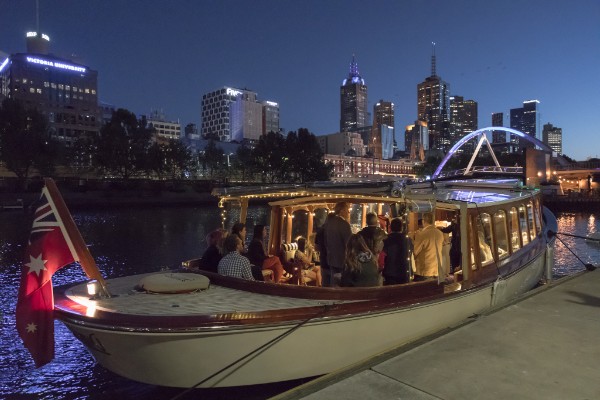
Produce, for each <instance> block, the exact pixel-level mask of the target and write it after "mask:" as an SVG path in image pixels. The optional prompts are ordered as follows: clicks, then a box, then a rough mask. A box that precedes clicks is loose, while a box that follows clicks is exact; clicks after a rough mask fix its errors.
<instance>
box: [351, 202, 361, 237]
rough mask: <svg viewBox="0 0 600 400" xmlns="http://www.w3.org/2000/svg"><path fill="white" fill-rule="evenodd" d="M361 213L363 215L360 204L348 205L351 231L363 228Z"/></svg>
mask: <svg viewBox="0 0 600 400" xmlns="http://www.w3.org/2000/svg"><path fill="white" fill-rule="evenodd" d="M362 215H363V207H362V204H351V205H350V228H352V233H357V232H358V231H360V230H361V229H362V228H363V226H362Z"/></svg>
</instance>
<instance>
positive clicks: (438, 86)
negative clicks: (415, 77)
mask: <svg viewBox="0 0 600 400" xmlns="http://www.w3.org/2000/svg"><path fill="white" fill-rule="evenodd" d="M449 90H450V89H449V86H448V83H446V82H444V81H443V80H442V78H440V77H439V76H437V73H436V58H435V47H434V50H433V55H432V57H431V76H429V77H428V78H425V80H424V81H423V82H421V83H419V84H418V85H417V116H418V120H420V121H424V122H426V123H427V126H428V129H429V146H430V148H432V149H438V150H441V151H443V152H444V153H445V152H447V151H448V149H450V147H451V138H450V124H449V115H448V112H449V110H448V107H449Z"/></svg>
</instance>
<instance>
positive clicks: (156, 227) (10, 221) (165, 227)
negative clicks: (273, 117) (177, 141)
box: [0, 207, 600, 400]
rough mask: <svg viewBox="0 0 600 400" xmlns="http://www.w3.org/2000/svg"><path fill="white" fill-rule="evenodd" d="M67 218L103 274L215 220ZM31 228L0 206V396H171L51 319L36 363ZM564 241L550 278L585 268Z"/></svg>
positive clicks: (155, 257) (258, 395) (191, 213)
mask: <svg viewBox="0 0 600 400" xmlns="http://www.w3.org/2000/svg"><path fill="white" fill-rule="evenodd" d="M73 217H74V219H75V222H76V224H77V225H78V226H79V229H80V231H81V233H82V236H83V237H84V239H85V240H86V242H87V243H88V245H89V246H90V251H91V252H92V255H93V256H94V257H95V259H96V262H97V264H98V267H99V268H100V270H101V272H102V274H103V275H104V276H105V277H108V278H113V277H118V276H124V275H130V274H133V273H141V272H153V271H158V270H160V269H161V268H164V267H176V266H179V265H180V263H181V261H182V260H186V259H190V258H195V257H197V256H199V255H201V254H202V252H203V250H204V248H205V243H204V237H205V236H206V234H207V233H208V231H210V230H212V229H214V228H216V227H218V226H219V225H220V215H219V210H218V209H217V208H216V207H214V208H213V207H203V208H193V207H186V208H138V209H133V210H130V209H127V210H124V209H116V210H100V211H99V210H93V211H79V212H75V213H74V215H73ZM557 217H558V227H559V232H564V233H570V234H575V235H582V236H585V235H587V234H588V233H591V232H598V231H600V215H599V214H587V213H560V214H558V215H557ZM268 218H269V216H268V212H267V210H266V209H265V208H262V207H256V208H252V209H251V210H250V212H249V220H252V221H253V222H254V223H255V224H259V223H260V224H268ZM30 228H31V220H30V219H29V217H27V216H26V215H24V214H22V213H20V212H0V285H1V286H0V288H1V290H0V310H1V312H2V315H1V318H2V325H1V326H0V328H1V336H0V337H1V340H0V398H1V399H103V400H104V399H110V400H117V399H133V398H144V399H170V398H172V397H174V396H176V395H178V394H180V393H181V392H182V390H181V389H173V388H163V387H156V386H151V385H145V384H141V383H136V382H133V381H130V380H127V379H125V378H121V377H119V376H117V375H114V374H113V373H111V372H109V371H107V370H105V369H104V368H102V367H100V366H97V365H96V364H95V362H94V360H93V359H92V357H91V356H90V355H89V354H88V353H87V351H86V350H85V348H84V347H83V345H81V344H80V343H79V342H78V341H77V340H75V338H74V337H73V336H72V335H71V334H70V332H69V331H68V330H67V329H66V328H65V327H64V325H62V324H61V323H59V322H56V323H55V328H56V358H55V359H54V361H53V362H51V363H50V364H48V365H45V366H44V367H42V368H40V369H35V367H34V364H33V361H32V360H31V358H30V356H29V353H28V352H27V350H26V349H25V348H24V347H23V346H22V343H21V340H20V338H19V337H18V335H17V332H16V329H15V305H16V299H17V291H18V285H19V277H20V269H21V259H22V255H23V251H24V248H23V247H24V244H25V243H26V240H27V236H28V234H29V229H30ZM249 232H251V229H249ZM560 239H562V241H563V242H564V243H565V245H566V246H568V247H569V248H570V249H571V250H572V251H574V252H575V253H576V254H577V256H579V258H581V259H582V260H583V261H584V262H586V263H593V264H596V265H600V246H591V245H589V244H587V243H585V242H584V241H583V240H581V239H576V238H572V237H566V236H560ZM565 245H563V244H561V243H558V244H557V246H556V253H555V258H556V268H555V271H554V275H555V277H557V278H559V277H561V276H565V275H569V274H573V273H575V272H578V271H581V270H583V269H584V268H583V266H582V264H581V263H580V262H579V261H578V260H577V259H576V258H575V257H574V256H573V255H572V254H571V252H569V251H568V250H567V249H566V247H565ZM84 279H85V275H84V274H83V272H82V271H81V269H80V268H79V267H77V266H70V267H65V268H63V269H61V270H60V271H58V272H57V273H56V274H55V275H54V278H53V283H54V285H60V284H64V283H70V282H75V281H81V280H84ZM290 362H293V361H292V360H290ZM201 378H202V377H199V380H200V379H201ZM300 383H302V382H301V381H296V382H289V383H282V384H273V385H260V386H256V387H250V388H243V389H240V388H232V389H196V390H194V391H192V392H190V393H188V394H187V395H185V396H184V397H182V398H184V399H242V398H243V399H264V398H268V397H271V396H274V395H276V394H277V393H280V392H282V391H285V390H287V389H289V388H291V387H293V386H295V385H298V384H300Z"/></svg>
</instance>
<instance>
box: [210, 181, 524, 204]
mask: <svg viewBox="0 0 600 400" xmlns="http://www.w3.org/2000/svg"><path fill="white" fill-rule="evenodd" d="M533 192H535V190H534V189H529V188H524V187H523V186H522V184H521V181H520V180H519V179H505V180H486V179H465V180H448V181H437V182H436V181H426V182H419V183H409V182H406V181H365V182H352V183H339V182H315V183H310V184H305V185H269V186H252V187H228V188H216V189H214V190H213V195H215V196H218V197H219V198H220V202H221V204H223V203H225V202H229V201H234V202H236V201H240V202H247V201H249V200H253V199H254V200H256V199H265V200H266V199H269V200H272V201H271V202H270V203H269V204H270V205H280V206H286V205H300V204H314V203H321V202H322V203H327V202H338V201H349V202H373V203H375V202H381V203H392V202H407V203H411V204H413V205H414V206H415V208H418V209H419V208H420V209H423V210H425V209H428V208H430V207H431V204H432V203H436V202H441V203H457V202H458V203H463V202H467V203H469V206H470V207H476V206H480V205H485V204H487V203H501V202H504V201H513V200H515V199H518V198H525V197H531V196H532V193H533ZM428 205H429V206H428Z"/></svg>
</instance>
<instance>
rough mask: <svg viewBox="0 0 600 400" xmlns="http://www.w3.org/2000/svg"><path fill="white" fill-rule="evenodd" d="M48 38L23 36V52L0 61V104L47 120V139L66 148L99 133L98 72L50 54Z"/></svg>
mask: <svg viewBox="0 0 600 400" xmlns="http://www.w3.org/2000/svg"><path fill="white" fill-rule="evenodd" d="M49 44H50V38H49V37H48V36H47V35H45V34H42V33H39V32H28V33H27V52H26V53H16V54H12V55H10V56H8V57H6V58H5V59H4V60H1V59H0V101H2V100H3V99H4V98H11V99H16V100H19V101H21V102H22V103H23V105H24V106H25V107H26V108H37V109H38V111H40V112H41V113H42V114H44V115H45V116H46V117H47V118H48V122H49V131H50V136H51V137H52V138H54V139H57V140H59V141H61V142H63V143H65V144H66V145H67V146H70V145H72V144H73V143H74V142H75V141H76V140H77V139H79V138H82V137H86V136H90V135H96V134H98V133H99V132H100V126H101V123H102V116H101V112H100V109H99V108H98V93H97V91H98V72H97V71H94V70H92V69H91V68H89V67H87V66H85V65H82V64H80V63H77V62H74V61H72V60H69V59H65V58H60V57H57V56H55V55H53V54H50V53H49V51H48V49H49Z"/></svg>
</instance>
